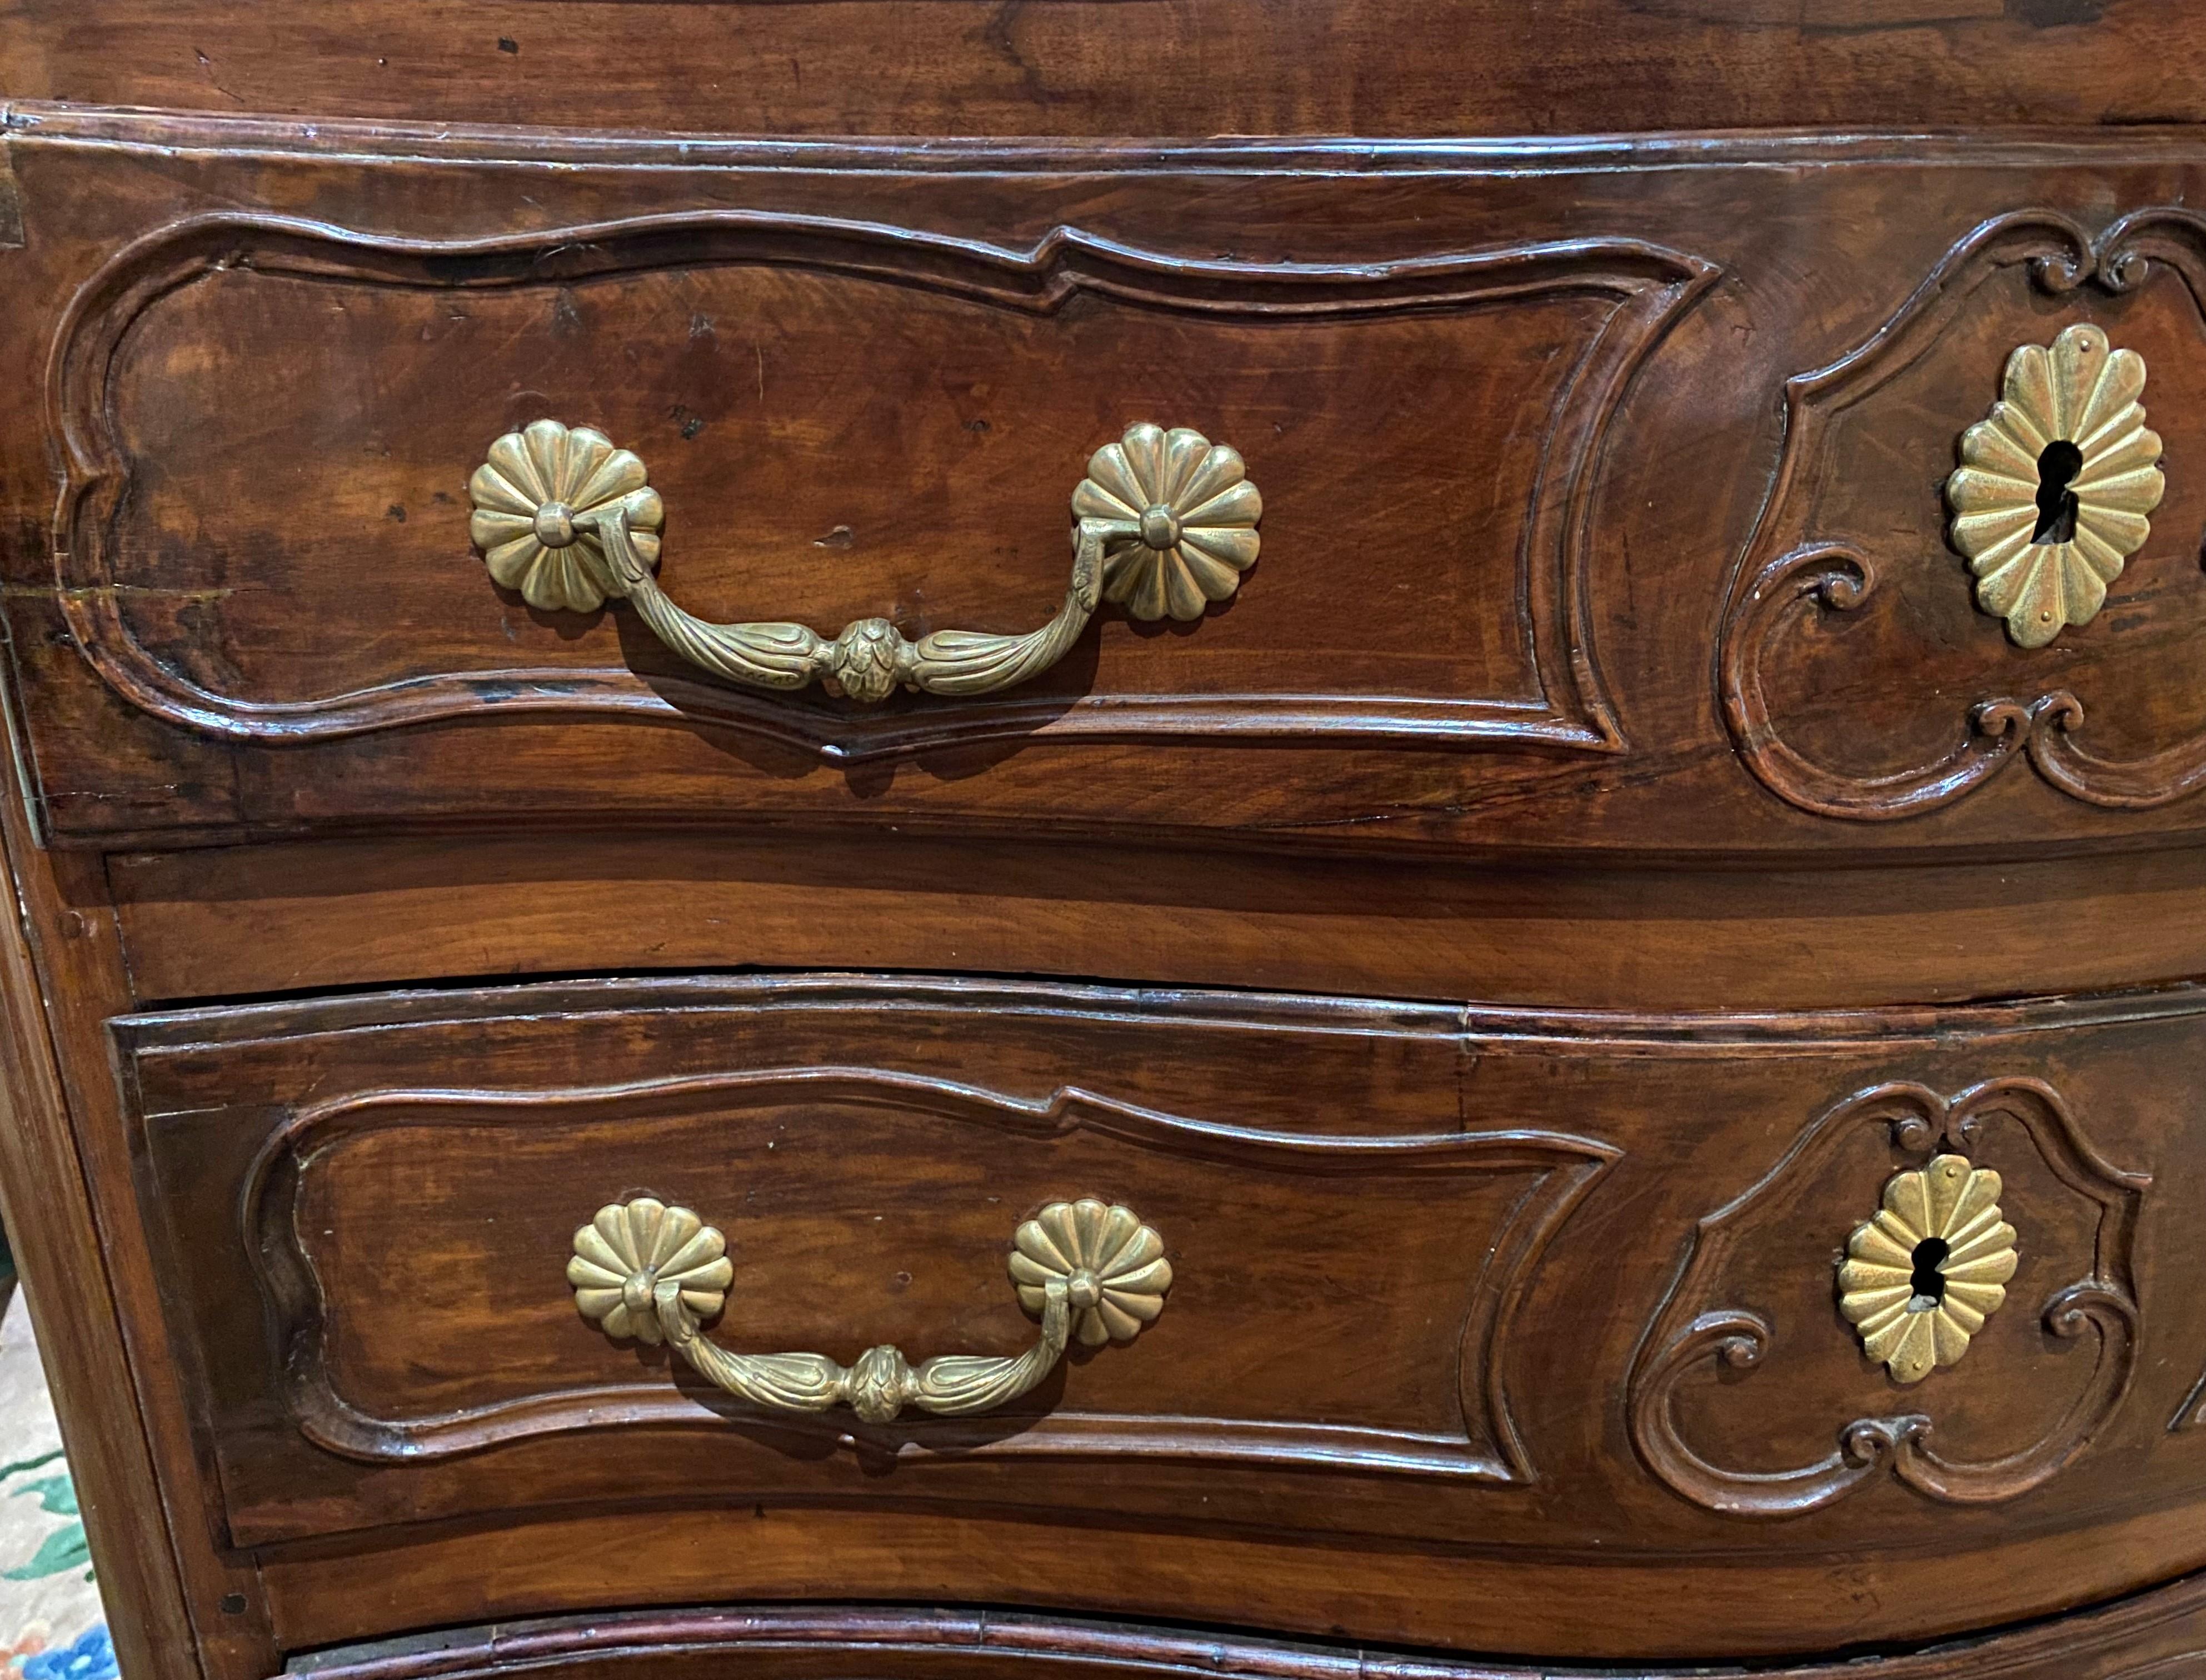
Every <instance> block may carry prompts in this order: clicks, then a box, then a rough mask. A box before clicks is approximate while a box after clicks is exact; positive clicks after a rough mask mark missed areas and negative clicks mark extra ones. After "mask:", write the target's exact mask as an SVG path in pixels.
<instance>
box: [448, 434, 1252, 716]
mask: <svg viewBox="0 0 2206 1680" xmlns="http://www.w3.org/2000/svg"><path fill="white" fill-rule="evenodd" d="M468 494H469V495H470V496H471V497H473V499H474V509H475V510H474V517H473V518H472V519H471V520H470V521H469V524H468V529H469V532H470V533H471V534H472V536H473V537H474V542H475V545H476V546H477V547H479V548H480V549H481V550H482V551H483V557H484V558H485V560H486V562H487V563H488V564H489V567H490V573H491V575H492V577H493V578H495V579H496V580H497V581H498V582H499V583H501V584H503V585H504V586H505V587H507V588H509V589H515V590H518V591H519V592H520V593H521V597H522V599H523V600H525V601H527V602H528V604H529V605H531V606H533V607H538V608H541V609H544V610H546V611H573V612H594V611H597V609H598V608H599V607H600V606H602V605H605V600H606V599H607V598H608V597H611V598H616V599H619V598H625V599H627V600H628V601H629V602H630V603H631V604H632V605H634V606H635V610H636V611H637V612H638V613H640V614H641V615H642V617H643V621H644V623H647V624H648V625H650V626H651V628H652V629H653V632H654V633H656V634H657V635H658V637H659V640H661V641H663V642H665V644H666V646H668V647H670V648H671V649H672V650H673V651H674V652H677V653H678V654H680V655H681V656H682V657H683V658H685V659H687V660H689V663H690V664H694V665H696V666H698V667H700V668H701V669H702V670H707V671H710V672H711V673H712V675H713V676H719V677H724V678H725V679H727V680H728V681H729V682H741V683H743V684H745V685H746V686H748V687H750V688H803V687H804V686H805V685H806V684H807V683H808V682H812V681H813V680H814V678H818V679H819V680H820V681H821V682H825V683H826V684H828V685H829V686H830V687H831V688H836V689H839V690H840V692H842V693H844V694H848V695H849V696H850V698H851V699H853V700H866V701H873V700H886V699H887V698H888V697H889V695H891V694H894V693H895V692H896V690H897V688H899V687H903V688H915V689H923V690H925V691H926V692H927V693H928V694H993V692H995V691H996V690H997V689H999V688H1010V687H1011V685H1012V684H1014V683H1017V682H1025V681H1026V680H1027V679H1028V677H1032V676H1040V674H1041V673H1042V672H1043V671H1045V670H1048V669H1049V668H1050V666H1052V665H1053V664H1056V663H1057V662H1058V659H1060V658H1063V657H1064V652H1065V650H1066V649H1067V648H1069V647H1070V646H1072V644H1073V642H1074V641H1075V640H1076V639H1077V638H1078V636H1079V634H1080V633H1081V631H1082V629H1086V628H1087V624H1088V618H1089V617H1090V616H1091V615H1092V614H1093V613H1094V611H1095V608H1096V605H1097V604H1098V603H1099V601H1104V600H1108V601H1112V602H1114V603H1118V604H1119V605H1124V607H1125V608H1126V610H1127V611H1129V612H1130V613H1131V614H1132V615H1133V616H1134V617H1136V618H1161V617H1165V616H1166V615H1167V614H1169V615H1170V616H1171V617H1174V618H1178V619H1193V618H1199V617H1201V616H1202V612H1203V609H1204V608H1205V607H1206V606H1207V605H1209V604H1210V603H1211V602H1213V601H1222V600H1225V599H1228V598H1229V597H1230V596H1231V594H1232V593H1233V592H1234V591H1235V589H1237V587H1239V585H1240V581H1241V574H1242V573H1243V572H1244V571H1246V570H1247V569H1249V567H1250V566H1252V565H1254V564H1255V560H1256V549H1257V536H1256V521H1258V520H1259V519H1260V518H1261V517H1262V515H1263V510H1264V504H1263V498H1262V497H1260V496H1259V495H1258V494H1257V493H1256V486H1254V485H1253V484H1250V483H1249V480H1248V476H1247V474H1246V470H1245V469H1244V468H1243V465H1242V461H1241V457H1240V456H1239V455H1237V454H1236V453H1235V452H1234V451H1233V450H1230V449H1228V448H1226V447H1225V445H1224V444H1212V443H1211V442H1210V441H1209V439H1207V438H1204V437H1203V436H1202V435H1201V433H1199V432H1189V431H1188V430H1186V429H1184V428H1181V429H1178V430H1175V431H1172V432H1166V431H1165V430H1163V429H1162V428H1161V427H1160V426H1149V425H1146V424H1144V425H1141V426H1130V427H1129V428H1128V429H1127V432H1126V435H1125V436H1124V438H1122V439H1121V440H1120V441H1119V442H1118V443H1115V444H1106V445H1105V446H1104V447H1103V448H1101V449H1100V450H1097V451H1096V452H1095V454H1094V456H1093V457H1092V458H1091V459H1090V460H1089V462H1088V477H1087V478H1085V479H1083V480H1081V482H1080V486H1079V487H1078V488H1077V489H1076V490H1075V491H1073V493H1072V513H1073V518H1074V520H1075V521H1076V523H1075V526H1074V528H1073V539H1072V549H1073V552H1072V581H1071V583H1070V586H1069V587H1067V588H1066V590H1065V592H1064V605H1063V606H1061V607H1059V608H1058V612H1057V616H1056V617H1054V618H1052V619H1051V620H1050V621H1049V623H1046V624H1045V625H1043V626H1042V627H1041V628H1040V629H1038V630H1031V631H1029V632H1028V633H1027V634H1024V635H1016V636H1012V635H991V634H985V633H983V632H980V631H975V630H936V631H933V632H932V633H931V634H927V635H923V636H921V638H920V639H919V640H917V641H912V640H908V639H907V638H906V637H905V636H904V634H903V632H902V631H900V630H898V629H897V627H896V626H895V625H894V624H892V623H890V622H889V621H888V620H887V619H885V618H861V619H858V620H857V621H856V622H855V623H851V624H849V625H846V626H845V627H844V629H843V631H842V633H841V634H838V635H837V636H835V637H833V638H832V639H830V638H827V637H823V636H820V635H819V634H815V633H814V632H813V631H812V630H810V629H807V628H806V627H805V626H803V625H802V624H781V623H757V624H713V623H707V621H706V620H704V619H701V618H699V617H696V616H695V614H694V613H690V612H687V611H683V609H682V608H681V607H678V606H677V605H675V604H674V603H673V601H672V600H671V599H669V598H668V596H667V594H666V593H665V591H664V590H663V589H661V588H660V587H659V581H658V580H657V579H656V578H655V577H653V575H652V570H653V567H654V566H656V565H657V564H658V562H659V527H660V526H661V524H662V523H663V522H664V519H665V508H664V506H663V505H662V504H661V503H660V501H659V492H658V491H655V490H653V489H652V488H651V487H650V486H649V483H648V476H647V473H646V471H645V468H644V465H643V462H641V461H640V460H639V459H637V458H636V456H634V455H632V454H631V453H629V451H628V450H622V449H616V448H614V447H613V444H612V441H611V439H610V438H606V437H605V434H604V433H602V432H593V431H592V430H590V429H589V428H588V427H587V426H576V427H575V428H573V429H571V430H570V429H569V428H568V427H567V426H563V425H561V424H560V423H559V422H558V421H557V420H538V421H536V422H535V423H534V425H532V426H528V428H527V429H525V430H523V431H521V432H507V433H506V434H505V436H504V437H503V438H499V439H498V441H497V442H496V443H495V444H492V445H491V447H490V458H489V460H487V461H486V462H484V463H483V464H482V465H481V466H480V467H479V468H476V469H475V473H474V477H473V478H472V479H470V480H468Z"/></svg>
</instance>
